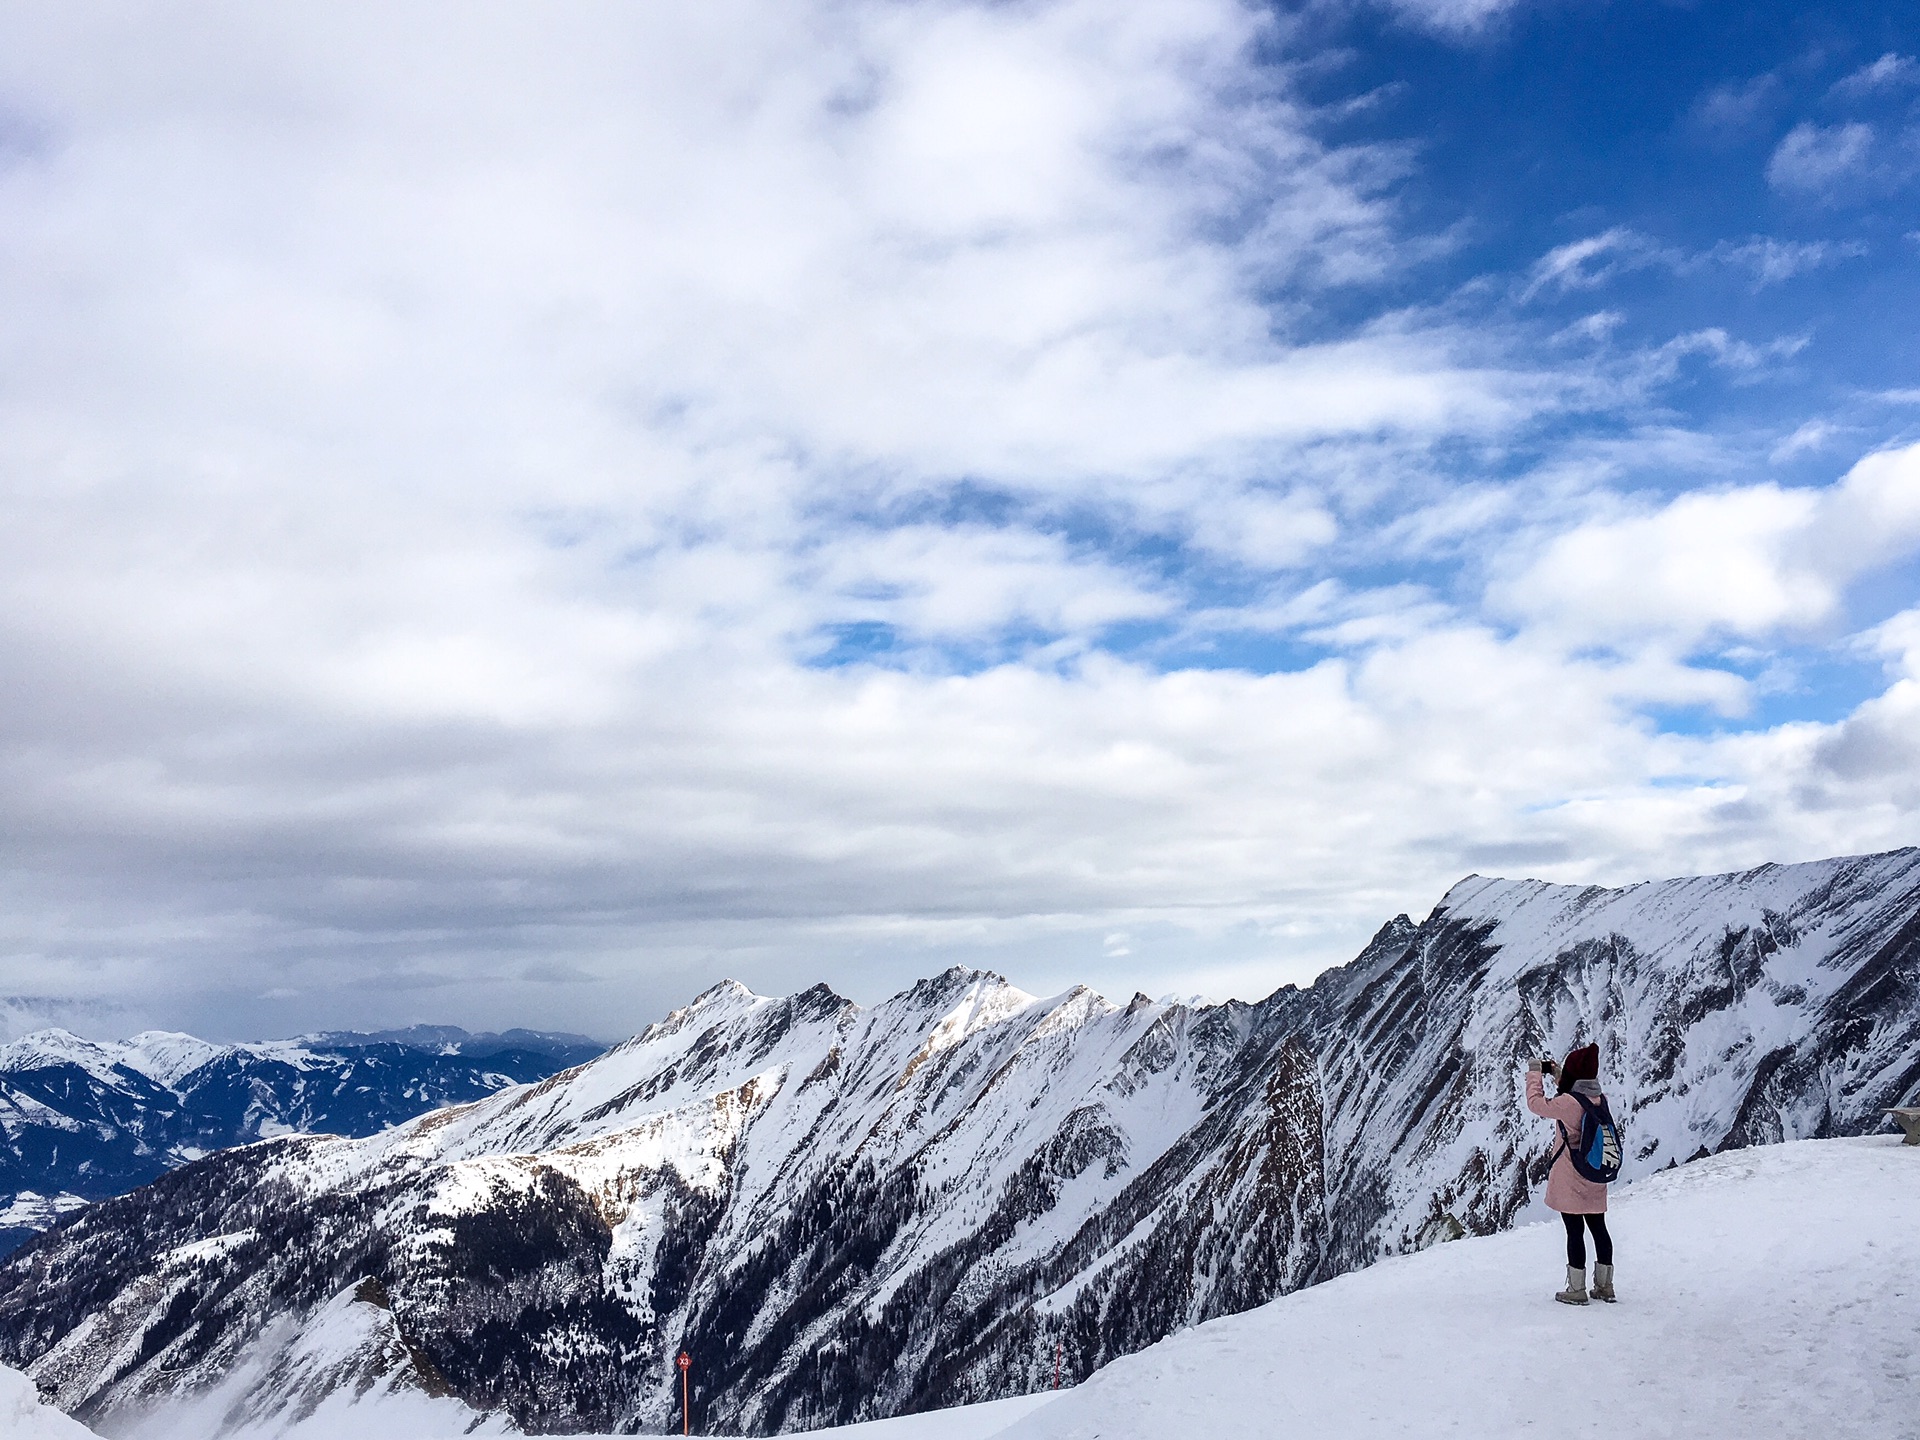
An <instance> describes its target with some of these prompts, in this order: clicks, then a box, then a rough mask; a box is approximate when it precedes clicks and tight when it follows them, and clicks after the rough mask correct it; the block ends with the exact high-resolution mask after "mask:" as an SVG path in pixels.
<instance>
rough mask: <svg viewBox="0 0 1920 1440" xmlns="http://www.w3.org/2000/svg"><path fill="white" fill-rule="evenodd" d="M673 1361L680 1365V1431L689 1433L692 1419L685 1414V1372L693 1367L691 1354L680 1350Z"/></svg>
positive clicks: (683, 1433)
mask: <svg viewBox="0 0 1920 1440" xmlns="http://www.w3.org/2000/svg"><path fill="white" fill-rule="evenodd" d="M673 1363H674V1364H676V1365H678V1366H679V1367H680V1433H681V1434H682V1435H691V1434H692V1433H693V1421H692V1419H691V1418H690V1417H689V1416H688V1414H687V1372H688V1371H689V1370H691V1369H692V1368H693V1356H691V1355H689V1354H688V1353H687V1352H686V1351H684V1350H682V1351H681V1352H680V1358H679V1359H677V1360H675V1361H674V1362H673Z"/></svg>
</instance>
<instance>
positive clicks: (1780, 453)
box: [1767, 420, 1840, 465]
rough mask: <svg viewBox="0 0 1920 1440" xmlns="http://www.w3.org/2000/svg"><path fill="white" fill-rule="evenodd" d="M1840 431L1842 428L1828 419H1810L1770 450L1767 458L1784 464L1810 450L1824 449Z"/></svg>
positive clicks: (1777, 463)
mask: <svg viewBox="0 0 1920 1440" xmlns="http://www.w3.org/2000/svg"><path fill="white" fill-rule="evenodd" d="M1839 433H1840V428H1839V427H1838V426H1837V425H1834V424H1832V423H1830V422H1828V421H1826V420H1809V421H1807V422H1806V423H1805V424H1804V425H1801V426H1800V427H1799V428H1798V429H1796V430H1795V431H1794V432H1793V433H1792V434H1791V435H1789V436H1787V437H1786V438H1785V439H1784V440H1782V441H1781V442H1780V443H1779V444H1778V445H1776V446H1774V447H1773V449H1771V450H1769V451H1768V452H1767V459H1769V460H1771V461H1772V462H1773V463H1774V464H1776V465H1780V464H1784V463H1785V462H1786V461H1788V460H1792V459H1794V458H1795V457H1796V456H1800V455H1804V454H1807V453H1808V452H1809V451H1814V450H1821V449H1824V448H1825V447H1826V446H1827V444H1828V443H1829V442H1830V441H1832V440H1833V439H1834V438H1835V437H1836V436H1837V435H1839Z"/></svg>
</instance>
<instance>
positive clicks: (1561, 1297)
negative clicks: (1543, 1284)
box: [1553, 1265, 1587, 1305]
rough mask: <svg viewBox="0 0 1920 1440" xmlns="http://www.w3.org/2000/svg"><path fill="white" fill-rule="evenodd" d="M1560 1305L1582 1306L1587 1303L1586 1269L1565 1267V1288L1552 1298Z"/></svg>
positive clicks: (1582, 1267) (1584, 1267)
mask: <svg viewBox="0 0 1920 1440" xmlns="http://www.w3.org/2000/svg"><path fill="white" fill-rule="evenodd" d="M1553 1298H1554V1299H1556V1300H1558V1301H1559V1302H1560V1303H1561V1304H1562V1305H1584V1304H1586V1303H1587V1267H1586V1266H1584V1265H1582V1266H1580V1267H1579V1268H1578V1269H1575V1268H1574V1267H1573V1266H1571V1265H1569V1266H1567V1288H1566V1289H1564V1290H1562V1291H1561V1292H1560V1293H1559V1294H1558V1295H1555V1296H1554V1297H1553Z"/></svg>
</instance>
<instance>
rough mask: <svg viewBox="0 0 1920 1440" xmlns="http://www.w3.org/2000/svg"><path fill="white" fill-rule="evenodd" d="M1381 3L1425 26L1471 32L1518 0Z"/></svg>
mask: <svg viewBox="0 0 1920 1440" xmlns="http://www.w3.org/2000/svg"><path fill="white" fill-rule="evenodd" d="M1382 3H1383V4H1385V6H1386V7H1387V8H1388V9H1391V10H1393V11H1395V12H1396V13H1398V14H1400V15H1402V16H1404V17H1405V18H1406V19H1408V20H1410V21H1412V22H1413V23H1414V24H1416V25H1420V26H1422V27H1424V28H1426V29H1430V30H1438V31H1440V32H1442V33H1443V34H1452V35H1471V34H1473V33H1474V32H1476V31H1479V30H1481V29H1483V28H1485V26H1486V25H1487V23H1488V22H1489V21H1491V20H1493V19H1494V18H1495V17H1497V16H1500V15H1504V14H1506V13H1507V12H1508V11H1509V10H1514V9H1518V8H1519V6H1520V5H1521V3H1522V0H1382Z"/></svg>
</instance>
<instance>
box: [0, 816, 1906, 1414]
mask: <svg viewBox="0 0 1920 1440" xmlns="http://www.w3.org/2000/svg"><path fill="white" fill-rule="evenodd" d="M1585 1038H1597V1039H1598V1040H1599V1042H1600V1045H1601V1049H1602V1052H1603V1055H1604V1057H1605V1059H1604V1064H1605V1066H1606V1070H1605V1075H1606V1078H1607V1080H1608V1088H1609V1093H1610V1095H1611V1097H1612V1100H1613V1103H1614V1106H1615V1109H1616V1113H1617V1114H1618V1115H1619V1116H1620V1117H1621V1118H1622V1119H1623V1120H1624V1122H1625V1125H1626V1133H1627V1140H1628V1157H1629V1158H1628V1167H1627V1174H1628V1176H1629V1177H1631V1176H1633V1175H1639V1174H1645V1173H1647V1172H1649V1171H1651V1170H1654V1169H1657V1168H1660V1167H1663V1166H1665V1165H1668V1164H1671V1163H1674V1162H1676V1161H1685V1160H1687V1159H1689V1158H1691V1157H1693V1156H1695V1155H1698V1154H1701V1153H1704V1152H1711V1151H1714V1150H1719V1149H1723V1148H1726V1147H1729V1146H1740V1145H1747V1144H1753V1143H1756V1142H1760V1141H1767V1140H1776V1139H1781V1138H1797V1137H1805V1136H1821V1135H1833V1134H1844V1133H1857V1132H1861V1131H1865V1130H1870V1129H1874V1128H1877V1127H1878V1126H1879V1124H1880V1123H1881V1117H1880V1115H1879V1110H1880V1108H1881V1107H1882V1106H1884V1105H1890V1104H1894V1103H1898V1102H1899V1101H1901V1100H1904V1099H1906V1098H1908V1096H1909V1095H1910V1094H1911V1093H1912V1092H1913V1090H1914V1089H1915V1088H1916V1087H1920V851H1912V850H1907V851H1900V852H1895V853H1893V854H1890V855H1884V856H1876V857H1868V858H1865V859H1856V860H1837V861H1826V862H1821V863H1818V864H1813V865H1799V866H1787V867H1771V866H1770V867H1763V868H1762V869H1760V870H1756V871H1752V872H1749V873H1747V874H1744V875H1735V876H1720V877H1709V878H1701V879H1690V880H1676V881H1666V882H1660V883H1654V884H1646V885H1638V886H1633V887H1630V888H1628V889H1625V890H1600V889H1580V888H1576V887H1567V886H1551V885H1544V884H1539V883H1535V882H1511V881H1499V880H1484V879H1480V878H1478V877H1475V878H1470V879H1468V880H1466V881H1463V882H1461V883H1460V884H1459V885H1457V886H1456V887H1454V889H1453V890H1452V891H1451V892H1450V893H1449V894H1448V895H1447V897H1446V898H1445V899H1444V900H1443V901H1442V902H1441V904H1440V905H1439V906H1438V907H1436V909H1435V910H1434V912H1433V914H1432V915H1431V916H1429V917H1428V918H1427V919H1426V920H1425V921H1424V922H1422V923H1420V924H1418V925H1415V924H1413V923H1412V922H1410V921H1408V920H1407V919H1406V918H1405V917H1401V918H1400V919H1398V920H1395V921H1394V922H1392V923H1390V924H1389V925H1387V926H1386V927H1384V928H1383V929H1382V930H1381V932H1380V934H1379V935H1378V936H1377V937H1376V938H1375V940H1374V941H1373V943H1372V944H1371V945H1370V946H1369V947H1368V948H1367V950H1366V951H1365V952H1364V953H1363V954H1362V955H1361V956H1360V957H1359V958H1358V959H1357V960H1355V961H1354V962H1353V963H1352V964H1350V965H1348V966H1345V967H1343V968H1342V969H1339V970H1336V971H1333V972H1330V973H1329V974H1327V975H1325V976H1323V977H1322V978H1321V979H1320V981H1319V982H1318V983H1316V984H1315V985H1314V986H1313V987H1312V988H1311V989H1309V990H1297V989H1293V988H1291V987H1290V988H1288V989H1285V990H1282V991H1280V992H1279V993H1277V994H1275V995H1273V996H1271V997H1270V998H1268V999H1267V1000H1265V1001H1263V1002H1261V1003H1260V1004H1258V1005H1243V1004H1239V1003H1230V1004H1227V1005H1221V1006H1213V1007H1203V1008H1189V1007H1186V1006H1181V1005H1164V1004H1155V1003H1153V1002H1151V1001H1148V1000H1146V999H1145V998H1144V997H1136V998H1135V999H1134V1000H1133V1001H1132V1002H1131V1003H1129V1004H1127V1005H1125V1006H1116V1005H1112V1004H1109V1003H1108V1002H1107V1001H1105V1000H1103V999H1101V998H1100V997H1099V996H1096V995H1094V994H1092V993H1091V992H1089V991H1086V990H1084V989H1077V990H1074V991H1071V992H1069V993H1068V994H1066V995H1063V996H1059V997H1056V998H1054V999H1051V1000H1037V999H1035V998H1034V997H1032V996H1029V995H1025V994H1022V993H1021V992H1020V991H1018V990H1016V989H1014V988H1013V987H1012V986H1010V985H1008V984H1007V983H1006V982H1005V981H1003V980H1001V979H999V978H998V977H997V976H992V975H986V974H981V973H977V972H968V971H960V970H953V971H949V972H947V973H946V974H944V975H940V976H937V977H935V978H933V979H931V980H926V981H922V982H921V983H920V984H918V985H916V986H914V987H913V988H912V989H910V990H908V991H906V992H904V993H902V994H900V995H898V996H895V997H894V998H893V999H891V1000H889V1001H887V1002H885V1003H884V1004H881V1005H879V1006H876V1007H874V1008H873V1009H871V1010H862V1009H860V1008H859V1007H856V1006H854V1005H852V1004H851V1003H849V1002H847V1001H845V1000H843V999H841V998H840V997H839V996H837V995H834V994H833V993H832V992H831V991H829V990H827V989H826V988H824V987H819V988H816V989H813V990H809V991H806V992H803V993H801V994H798V995H793V996H789V997H787V998H785V999H765V998H762V997H759V996H755V995H752V994H749V993H748V992H747V991H745V990H744V989H742V988H741V987H739V986H737V985H732V984H725V985H721V986H717V987H715V988H714V989H713V990H710V991H708V992H707V993H706V994H704V995H702V996H700V997H699V998H698V999H697V1000H695V1001H694V1002H693V1003H692V1004H690V1005H689V1006H687V1007H686V1008H685V1009H683V1010H680V1011H677V1012H675V1013H674V1014H673V1015H671V1016H669V1017H668V1018H667V1019H666V1020H664V1021H662V1022H661V1023H660V1024H658V1025H655V1026H652V1027H651V1028H649V1029H648V1030H647V1031H645V1032H644V1033H643V1034H641V1035H639V1036H637V1037H635V1038H634V1039H633V1040H631V1041H629V1042H627V1043H626V1044H625V1045H622V1046H620V1047H618V1048H617V1049H615V1050H613V1051H611V1052H609V1053H608V1054H606V1055H605V1056H602V1057H601V1058H600V1059H598V1060H596V1061H593V1062H592V1063H590V1064H587V1065H585V1066H583V1067H581V1068H579V1069H577V1070H574V1071H570V1072H568V1073H566V1074H563V1075H559V1076H555V1077H553V1078H551V1079H548V1080H545V1081H543V1082H541V1083H539V1084H534V1085H529V1086H523V1087H518V1088H515V1089H512V1090H508V1091H505V1092H502V1093H501V1094H498V1095H495V1096H493V1097H491V1098H488V1099H485V1100H482V1101H479V1102H477V1103H474V1104H471V1105H467V1106H463V1107H459V1108H456V1109H452V1110H446V1111H441V1112H438V1113H435V1114H433V1115H429V1116H426V1117H423V1118H421V1119H419V1120H416V1121H414V1122H412V1123H410V1124H408V1125H406V1126H403V1127H401V1128H400V1129H398V1130H396V1131H393V1132H390V1133H388V1134H385V1135H380V1136H375V1137H372V1138H369V1139H362V1140H340V1139H321V1138H315V1137H297V1138H290V1139H281V1140H275V1141H269V1142H265V1143H262V1144H258V1145H254V1146H250V1147H248V1148H246V1149H243V1150H238V1151H232V1152H228V1153H225V1154H222V1155H217V1156H213V1157H210V1158H209V1159H207V1160H203V1161H201V1162H199V1163H197V1164H194V1165H191V1166H188V1167H187V1168H185V1169H183V1170H180V1171H178V1172H176V1173H173V1174H170V1175H167V1176H165V1177H163V1178H162V1179H161V1180H159V1181H158V1182H157V1183H155V1184H153V1185H151V1186H149V1187H148V1188H147V1189H145V1190H142V1191H140V1192H138V1193H137V1194H134V1195H130V1196H126V1197H122V1198H120V1199H117V1200H111V1201H107V1202H105V1203H103V1204H100V1205H98V1206H96V1207H94V1208H92V1209H91V1210H89V1211H87V1212H85V1213H84V1214H82V1215H81V1216H80V1217H78V1218H76V1219H74V1220H72V1221H70V1222H69V1223H67V1224H66V1225H65V1226H64V1227H63V1228H62V1229H61V1230H59V1231H57V1232H56V1233H54V1234H51V1235H49V1236H46V1237H44V1238H43V1239H41V1240H39V1241H36V1242H34V1243H32V1244H30V1245H29V1246H27V1247H26V1248H25V1249H23V1250H22V1251H21V1252H20V1253H19V1254H18V1255H17V1256H15V1257H14V1258H13V1259H12V1260H11V1261H10V1262H9V1263H8V1264H7V1266H6V1267H5V1268H4V1269H0V1359H4V1360H6V1361H7V1362H9V1363H13V1364H18V1365H22V1366H25V1367H27V1368H28V1369H29V1372H30V1373H31V1374H33V1375H34V1376H35V1378H36V1379H38V1380H40V1381H41V1382H42V1383H43V1384H46V1385H48V1386H50V1387H57V1390H58V1394H59V1396H60V1399H61V1402H62V1403H63V1404H64V1405H66V1406H67V1407H68V1408H70V1409H73V1410H74V1411H75V1413H78V1414H80V1415H82V1416H83V1417H88V1418H98V1419H103V1420H108V1421H113V1420H115V1419H117V1418H118V1417H122V1416H126V1415H131V1414H132V1413H133V1412H134V1409H135V1408H136V1406H137V1405H138V1404H139V1403H141V1402H143V1401H147V1400H151V1399H154V1398H157V1397H163V1396H169V1395H173V1396H179V1397H181V1398H182V1403H185V1402H186V1400H187V1398H188V1397H191V1396H193V1395H195V1394H198V1393H202V1392H204V1391H205V1390H206V1389H207V1388H208V1387H210V1386H212V1385H214V1384H216V1383H217V1382H218V1381H219V1380H220V1378H221V1377H222V1376H224V1375H227V1374H228V1373H229V1372H230V1371H231V1370H232V1368H233V1366H234V1364H235V1363H236V1357H237V1356H238V1355H239V1354H241V1353H242V1352H243V1351H244V1349H245V1347H246V1346H247V1344H248V1343H250V1341H251V1337H252V1336H253V1335H254V1334H255V1333H257V1332H258V1331H260V1330H261V1329H262V1327H263V1326H265V1325H266V1324H267V1323H269V1322H270V1321H271V1320H272V1319H273V1318H274V1317H292V1318H293V1319H294V1320H298V1319H300V1317H305V1316H311V1315H314V1314H318V1313H320V1312H321V1311H322V1310H323V1309H324V1307H326V1306H327V1305H329V1304H335V1303H337V1302H338V1297H339V1296H341V1295H342V1294H343V1293H348V1292H350V1291H351V1290H352V1288H353V1287H355V1286H357V1285H359V1284H360V1283H361V1282H362V1281H365V1280H372V1281H377V1282H378V1283H379V1284H380V1286H381V1287H382V1289H383V1293H384V1294H385V1296H386V1297H387V1299H388V1304H389V1306H390V1310H389V1311H388V1312H387V1313H389V1314H390V1316H391V1322H392V1325H393V1327H394V1336H395V1340H394V1343H395V1344H398V1345H400V1346H401V1347H402V1348H403V1349H404V1350H405V1351H406V1353H407V1354H408V1355H409V1356H410V1357H417V1359H416V1360H415V1362H414V1371H413V1373H417V1374H431V1375H433V1376H435V1377H437V1379H436V1380H435V1382H434V1383H437V1384H444V1386H445V1387H446V1388H447V1389H448V1390H449V1391H450V1392H451V1393H452V1394H453V1395H455V1396H458V1397H459V1398H460V1399H462V1400H464V1401H466V1402H467V1403H469V1404H471V1405H473V1406H475V1407H478V1408H485V1409H495V1410H499V1411H503V1412H505V1413H507V1414H508V1415H510V1416H511V1417H512V1418H513V1419H514V1420H515V1421H516V1422H518V1423H519V1424H520V1425H522V1426H523V1427H525V1428H528V1429H534V1430H551V1431H563V1430H569V1429H574V1430H580V1429H599V1430H607V1429H631V1428H638V1429H649V1430H650V1429H663V1428H666V1427H667V1425H668V1424H669V1423H670V1422H671V1421H672V1420H673V1419H674V1418H676V1403H677V1388H676V1386H675V1384H674V1381H673V1379H672V1374H671V1370H670V1368H669V1363H668V1361H669V1357H670V1355H671V1354H672V1353H673V1352H674V1351H676V1350H678V1349H680V1348H681V1347H683V1346H684V1347H685V1348H687V1349H688V1350H690V1351H691V1352H692V1354H693V1355H694V1357H695V1360H696V1365H697V1368H696V1370H695V1382H696V1384H697V1385H698V1387H699V1394H698V1399H697V1401H696V1410H695V1416H694V1420H695V1424H696V1426H697V1427H704V1428H705V1429H706V1430H707V1431H708V1432H709V1433H728V1432H745V1433H769V1432H772V1431H774V1430H778V1429H793V1428H806V1427H811V1426H816V1425H822V1424H827V1423H831V1422H837V1421H848V1420H854V1419H861V1418H870V1417H873V1416H877V1415H882V1414H890V1413H895V1412H899V1411H903V1410H914V1409H922V1408H926V1407H930V1406H935V1405H941V1404H948V1403H952V1402H956V1401H962V1400H969V1399H978V1398H984V1397H987V1396H991V1395H1000V1394H1008V1393H1014V1392H1018V1391H1022V1390H1027V1389H1033V1388H1039V1387H1041V1386H1043V1385H1046V1384H1049V1383H1051V1381H1052V1376H1053V1370H1054V1365H1055V1363H1056V1357H1058V1360H1059V1363H1061V1365H1062V1366H1063V1368H1064V1370H1065V1372H1066V1376H1067V1377H1068V1378H1070V1379H1071V1378H1078V1377H1079V1376H1082V1375H1084V1374H1086V1373H1087V1372H1088V1371H1089V1370H1091V1369H1092V1368H1094V1367H1095V1366H1097V1365H1099V1364H1101V1363H1103V1362H1104V1361H1106V1360H1108V1359H1110V1358H1112V1357H1114V1356H1116V1355H1120V1354H1124V1353H1126V1352H1128V1351H1131V1350H1135V1349H1138V1348H1141V1347H1142V1346H1145V1345H1147V1344H1149V1343H1151V1342H1153V1341H1154V1340H1157V1339H1159V1338H1161V1337H1162V1336H1164V1335H1166V1334H1167V1333H1169V1332H1170V1331H1172V1330H1174V1329H1176V1328H1178V1327H1180V1326H1183V1325H1188V1324H1191V1323H1193V1322H1195V1321H1198V1320H1202V1319H1206V1318H1209V1317H1211V1316H1214V1315H1219V1314H1223V1313H1227V1312H1229V1311H1234V1310H1239V1309H1243V1308H1246V1307H1249V1306H1252V1305H1256V1304H1259V1303H1261V1302H1263V1301H1265V1300H1267V1299H1269V1298H1271V1297H1272V1296H1274V1295H1277V1294H1280V1293H1282V1292H1284V1291H1287V1290H1290V1289H1294V1288H1297V1287H1299V1286H1303V1285H1308V1284H1311V1283H1313V1282H1315V1281H1316V1280H1319V1279H1322V1278H1325V1277H1327V1276H1329V1275H1332V1274H1336V1273H1340V1272H1342V1271H1344V1270H1347V1269H1350V1268H1352V1267H1355V1266H1358V1265H1362V1264H1365V1263H1367V1262H1369V1261H1370V1260H1372V1259H1374V1258H1377V1257H1378V1256H1380V1255H1381V1254H1384V1253H1390V1252H1394V1251H1399V1250H1405V1249H1410V1248H1416V1247H1419V1246H1421V1245H1424V1244H1427V1243H1432V1242H1433V1241H1435V1240H1437V1239H1440V1238H1444V1237H1445V1236H1446V1235H1449V1234H1455V1233H1459V1231H1460V1230H1462V1229H1464V1230H1467V1231H1473V1232H1486V1231H1490V1230H1494V1229H1498V1228H1500V1227H1502V1226H1504V1225H1507V1224H1509V1223H1510V1222H1512V1220H1513V1219H1514V1218H1515V1217H1516V1215H1518V1214H1520V1213H1521V1212H1522V1211H1523V1210H1526V1209H1527V1208H1528V1207H1530V1206H1534V1205H1537V1204H1538V1201H1537V1198H1536V1197H1537V1193H1538V1191H1539V1189H1540V1188H1541V1185H1542V1182H1543V1180H1544V1169H1545V1163H1546V1160H1547V1157H1548V1153H1549V1150H1550V1148H1551V1142H1552V1136H1551V1134H1550V1133H1549V1129H1548V1127H1547V1126H1545V1125H1544V1124H1543V1123H1541V1122H1539V1121H1537V1120H1535V1119H1533V1117H1531V1116H1529V1115H1528V1114H1527V1113H1526V1112H1525V1110H1524V1109H1523V1108H1522V1106H1521V1104H1520V1081H1521V1076H1522V1072H1523V1070H1524V1065H1525V1057H1526V1056H1527V1055H1529V1054H1532V1053H1538V1052H1539V1051H1541V1050H1542V1049H1550V1050H1552V1051H1554V1052H1556V1053H1558V1052H1560V1051H1563V1050H1564V1049H1566V1048H1568V1047H1569V1046H1571V1045H1572V1044H1573V1043H1574V1042H1575V1040H1576V1039H1585ZM261 1403H263V1404H264V1403H266V1401H265V1400H263V1401H262V1402H261Z"/></svg>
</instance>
